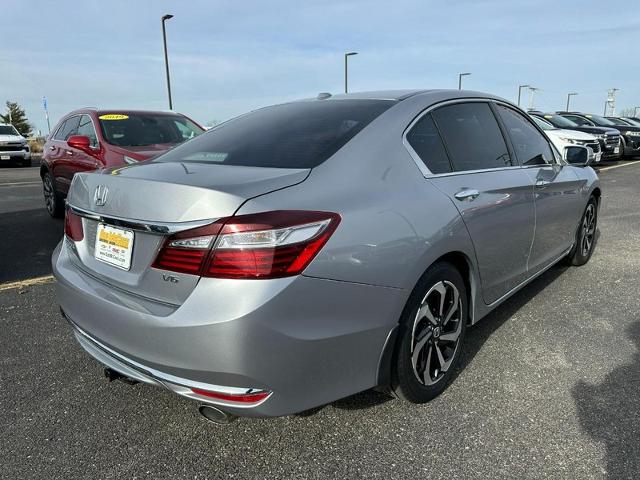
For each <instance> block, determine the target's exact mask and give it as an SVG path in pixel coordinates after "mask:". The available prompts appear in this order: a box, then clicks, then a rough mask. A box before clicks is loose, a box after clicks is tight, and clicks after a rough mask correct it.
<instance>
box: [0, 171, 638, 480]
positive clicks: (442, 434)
mask: <svg viewBox="0 0 640 480" xmlns="http://www.w3.org/2000/svg"><path fill="white" fill-rule="evenodd" d="M19 182H35V183H34V184H28V185H27V184H24V185H8V184H17V183H19ZM601 182H602V188H603V202H602V209H601V211H600V219H599V238H598V244H597V247H596V251H595V253H594V255H593V257H592V259H591V261H590V262H589V263H588V264H587V265H585V266H583V267H572V268H567V267H564V266H558V267H554V268H552V269H551V270H550V271H548V272H547V273H545V274H544V275H542V276H541V277H540V278H538V279H537V280H536V281H534V282H533V283H532V284H531V285H529V286H527V287H526V288H525V289H523V290H522V291H520V292H519V293H518V294H516V295H515V296H514V297H512V298H511V299H509V300H508V301H507V302H506V303H505V304H503V305H502V306H501V307H499V308H498V309H497V310H496V311H494V312H493V313H492V314H490V315H489V316H488V317H486V318H485V319H483V320H482V321H481V322H480V323H479V324H478V325H476V326H475V327H473V328H471V329H469V331H468V335H467V338H466V341H465V344H464V346H463V349H464V350H463V352H464V353H463V357H462V360H463V361H462V363H463V366H464V368H463V369H462V370H461V371H460V372H459V374H458V376H457V378H456V379H455V381H454V382H453V383H452V385H451V386H450V387H449V388H448V389H447V390H446V391H445V392H444V394H443V395H441V396H440V397H439V398H437V399H435V400H434V401H432V402H430V403H429V404H426V405H421V406H416V405H410V404H406V403H403V402H401V401H399V400H395V399H392V398H390V397H387V396H385V395H383V394H380V393H376V392H364V393H361V394H358V395H355V396H352V397H349V398H347V399H343V400H340V401H337V402H334V403H333V404H330V405H327V406H325V407H323V408H319V409H316V410H314V411H311V412H305V413H304V414H301V415H295V416H290V417H284V418H276V419H264V420H263V419H252V420H248V419H241V420H238V421H237V422H235V423H232V424H231V425H229V426H226V427H221V426H216V425H213V424H210V423H207V422H206V421H205V420H204V419H203V418H202V417H201V416H200V415H199V414H198V413H197V410H196V407H195V404H194V403H193V402H191V401H187V400H185V399H182V398H179V397H177V396H175V395H173V394H171V393H169V392H167V391H163V390H161V389H157V388H153V387H150V386H146V385H133V386H130V385H126V384H123V383H120V382H114V383H110V384H109V383H107V382H106V380H105V379H104V378H103V377H102V368H101V367H100V366H99V365H98V364H97V363H96V362H95V361H94V360H92V359H91V358H89V356H88V355H86V354H85V353H84V351H83V350H82V349H81V348H80V347H79V346H78V345H77V344H76V343H75V341H74V339H73V336H72V334H71V332H70V330H69V328H68V326H67V325H66V323H65V321H64V320H63V319H62V318H61V317H60V315H59V313H58V308H57V306H56V304H55V296H54V285H53V284H52V283H46V284H40V285H30V286H29V285H28V283H27V284H22V285H16V286H13V287H12V288H6V287H4V288H3V286H2V284H3V283H4V284H5V285H6V282H9V281H15V280H25V279H28V278H31V277H34V276H41V275H47V274H48V273H49V272H50V267H49V266H48V262H49V257H48V256H49V255H50V252H51V250H52V249H53V247H54V246H55V244H56V243H57V240H58V239H59V238H60V236H61V235H62V223H61V222H60V221H53V220H51V219H49V218H48V216H47V215H46V212H44V207H43V202H42V198H41V193H40V186H39V183H38V177H37V169H24V170H19V169H0V208H1V209H2V210H0V232H2V236H3V240H4V244H3V248H2V249H0V252H1V253H0V255H1V256H0V332H1V333H0V362H1V365H2V368H0V407H1V411H2V415H0V459H1V461H0V478H7V479H17V478H47V479H53V478H64V479H70V478H92V479H95V478H100V479H102V478H105V479H112V478H113V479H116V478H117V479H120V478H193V479H205V478H211V479H213V478H237V479H241V478H242V479H244V478H247V479H256V478H270V479H274V478H333V479H338V478H363V477H366V478H430V479H438V478H447V479H451V478H461V479H462V478H464V479H488V478H491V479H498V478H505V479H507V478H509V479H511V478H519V479H542V478H550V479H591V478H593V479H605V478H606V479H616V480H617V479H637V478H639V472H640V298H639V296H638V285H639V284H640V254H639V253H638V248H639V247H638V246H639V245H640V195H639V190H638V189H639V188H640V187H639V185H640V163H634V164H624V165H623V166H620V167H619V168H615V169H610V170H606V171H602V172H601Z"/></svg>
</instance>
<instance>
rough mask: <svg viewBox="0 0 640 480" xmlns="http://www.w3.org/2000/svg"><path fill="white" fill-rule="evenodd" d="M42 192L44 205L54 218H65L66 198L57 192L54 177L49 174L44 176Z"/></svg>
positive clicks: (46, 173)
mask: <svg viewBox="0 0 640 480" xmlns="http://www.w3.org/2000/svg"><path fill="white" fill-rule="evenodd" d="M42 192H43V195H44V205H45V207H46V209H47V212H49V215H51V217H53V218H62V217H63V216H64V198H62V195H60V194H59V193H58V191H57V190H56V186H55V183H54V181H53V177H52V176H51V174H50V173H49V172H45V174H44V175H43V176H42Z"/></svg>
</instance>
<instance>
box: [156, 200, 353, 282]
mask: <svg viewBox="0 0 640 480" xmlns="http://www.w3.org/2000/svg"><path fill="white" fill-rule="evenodd" d="M339 222H340V216H339V215H338V214H335V213H328V212H313V211H301V210H278V211H273V212H266V213H258V214H251V215H240V216H237V217H230V218H227V219H222V220H219V221H218V222H216V223H213V224H211V225H208V226H206V227H201V228H198V229H194V230H188V231H185V232H180V233H179V234H177V235H174V236H172V237H170V238H169V239H167V241H166V242H165V245H164V246H163V248H162V249H161V251H160V253H159V254H158V257H157V258H156V261H155V262H154V264H153V267H155V268H160V269H163V270H172V271H176V272H182V273H190V274H193V275H201V276H205V277H216V278H254V279H266V278H279V277H288V276H292V275H298V274H300V273H301V272H302V271H303V270H304V269H305V268H306V267H307V265H309V263H310V262H311V260H313V258H314V257H315V256H316V255H317V254H318V252H319V251H320V249H321V248H322V247H323V246H324V244H325V243H327V240H329V238H330V237H331V235H332V234H333V232H334V231H335V229H336V228H337V226H338V223H339Z"/></svg>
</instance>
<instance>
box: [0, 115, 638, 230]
mask: <svg viewBox="0 0 640 480" xmlns="http://www.w3.org/2000/svg"><path fill="white" fill-rule="evenodd" d="M528 113H529V115H530V116H531V118H532V119H533V120H534V121H535V123H536V124H537V125H538V127H540V128H541V129H542V130H543V131H544V132H545V134H546V135H547V136H548V137H549V139H550V140H551V141H552V142H553V144H554V145H555V147H556V148H557V149H558V151H559V152H564V151H565V149H566V148H567V147H570V146H584V147H587V149H588V152H589V162H590V163H591V164H595V163H598V162H600V161H601V160H617V159H619V158H621V157H634V156H637V155H640V119H638V118H621V117H602V116H599V115H592V114H585V113H580V112H555V113H544V112H541V111H534V110H532V111H529V112H528ZM204 131H205V129H204V128H203V127H202V126H200V125H199V124H198V123H197V122H195V121H194V120H192V119H190V118H188V117H187V116H185V115H182V114H180V113H175V112H158V111H132V110H100V109H96V108H83V109H79V110H75V111H73V112H70V113H68V114H67V115H65V116H64V117H63V118H62V119H61V120H60V121H59V122H58V124H57V125H56V126H55V127H54V129H53V131H52V133H51V134H50V135H49V137H48V139H47V142H46V144H45V148H44V155H43V160H42V164H41V167H40V175H41V178H42V182H43V191H44V197H45V205H46V208H47V211H48V212H49V214H50V215H51V216H53V217H61V216H62V215H63V213H64V198H65V197H66V194H67V192H68V190H69V185H70V184H71V179H72V178H73V176H74V174H76V173H78V172H84V171H91V170H95V169H98V168H104V167H117V166H122V165H126V164H131V163H134V162H138V161H142V160H147V159H150V158H152V157H155V156H157V155H159V154H160V153H163V152H165V151H167V150H169V149H171V148H173V147H174V146H175V145H177V144H180V143H183V142H184V141H186V140H189V139H191V138H194V137H196V136H197V135H200V134H201V133H203V132H204ZM30 155H31V152H30V151H29V145H28V143H27V141H26V139H25V138H23V137H21V136H20V135H19V134H18V132H17V131H16V130H15V128H14V127H13V126H11V125H0V158H1V159H2V160H11V161H18V162H20V163H22V164H24V165H30V162H31V157H30Z"/></svg>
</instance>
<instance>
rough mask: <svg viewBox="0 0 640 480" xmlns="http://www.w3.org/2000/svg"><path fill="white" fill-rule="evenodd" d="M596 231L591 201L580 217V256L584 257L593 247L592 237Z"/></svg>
mask: <svg viewBox="0 0 640 480" xmlns="http://www.w3.org/2000/svg"><path fill="white" fill-rule="evenodd" d="M595 233H596V209H595V206H594V205H593V203H590V204H589V205H588V206H587V210H586V211H585V212H584V217H583V218H582V242H581V245H580V248H581V249H582V256H583V257H586V256H587V255H588V254H589V252H590V251H591V247H593V239H594V236H595Z"/></svg>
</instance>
